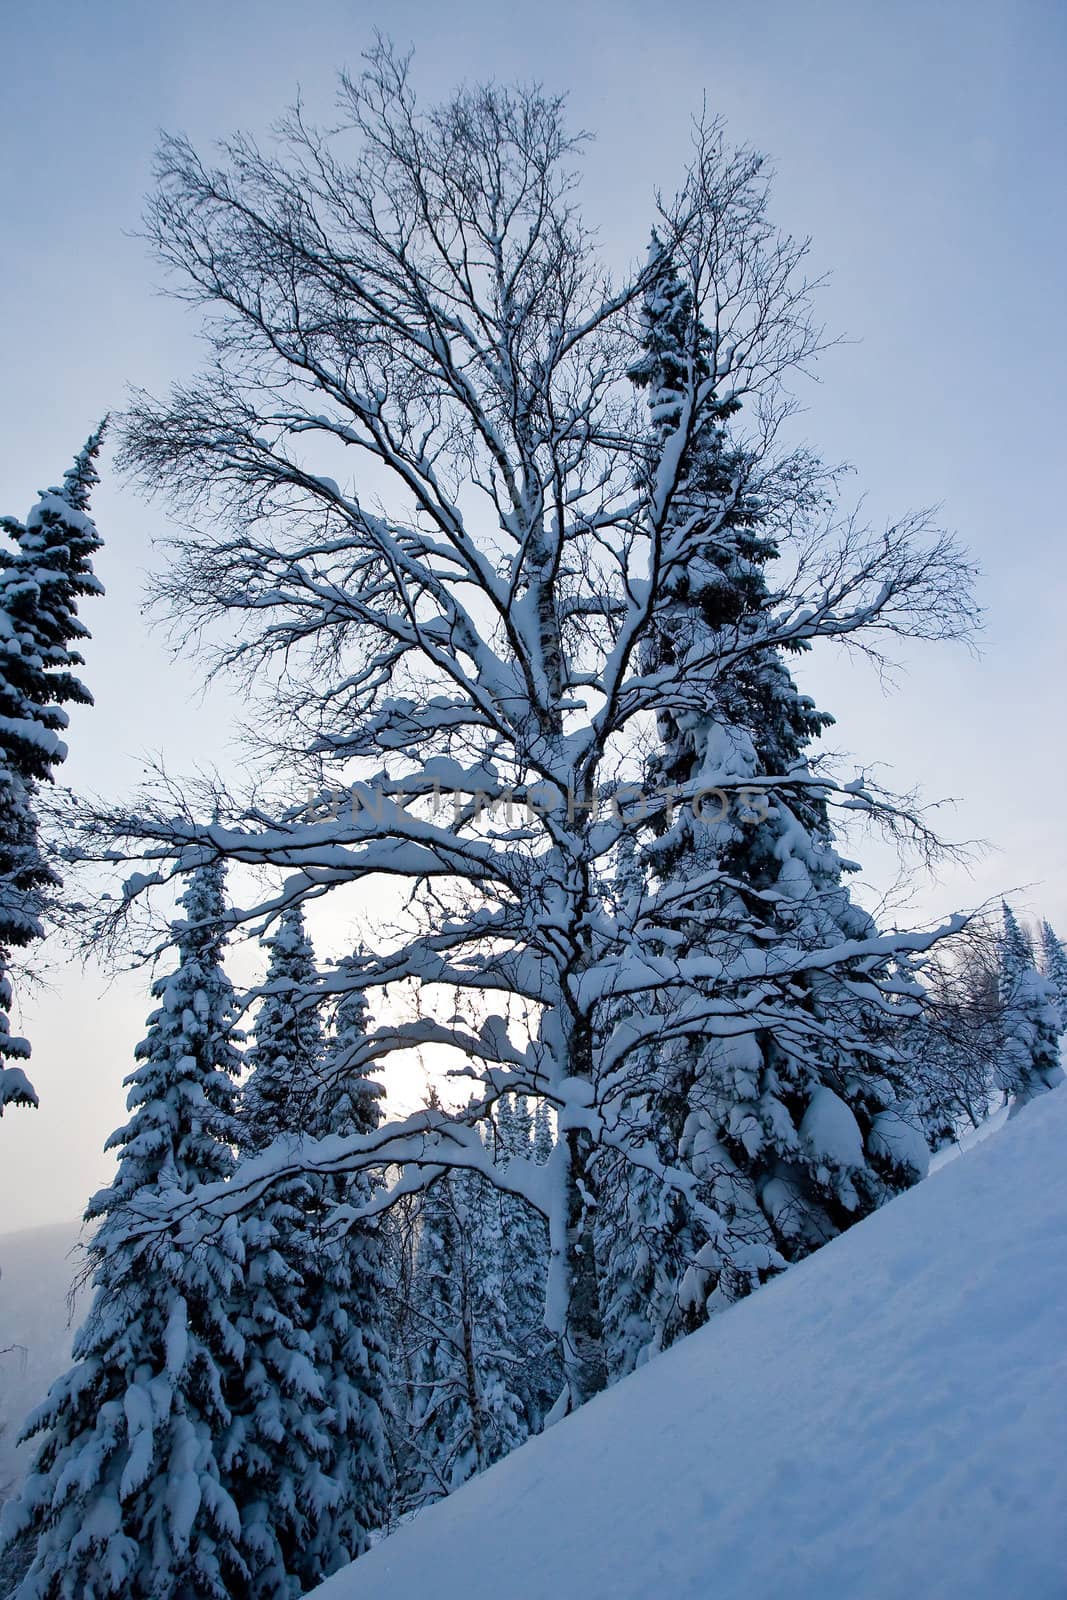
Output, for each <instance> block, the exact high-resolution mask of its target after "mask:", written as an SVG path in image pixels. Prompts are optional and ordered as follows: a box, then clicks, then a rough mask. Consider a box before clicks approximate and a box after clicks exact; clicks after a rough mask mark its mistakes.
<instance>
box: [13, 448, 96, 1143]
mask: <svg viewBox="0 0 1067 1600" xmlns="http://www.w3.org/2000/svg"><path fill="white" fill-rule="evenodd" d="M102 437H103V425H101V427H100V428H98V429H97V431H96V432H95V433H94V434H93V435H92V437H91V438H90V439H89V441H88V443H87V444H86V446H85V448H84V449H83V450H82V451H81V453H80V454H79V455H78V456H77V457H76V458H75V461H74V465H73V467H71V469H70V471H69V472H68V473H67V474H66V476H65V477H64V479H63V484H62V486H61V487H60V488H57V489H49V490H46V491H45V492H44V493H43V494H42V495H41V496H40V498H39V500H38V502H37V504H36V505H35V506H34V508H33V510H32V511H31V512H30V514H29V516H28V517H27V518H26V521H25V523H21V522H18V521H17V520H16V519H15V518H14V517H3V518H0V527H2V528H3V530H4V532H5V533H6V534H7V535H8V537H9V538H10V540H11V547H10V548H8V549H5V550H3V551H0V637H2V643H3V649H2V651H0V1116H2V1115H3V1110H4V1106H5V1105H10V1104H16V1105H36V1104H37V1096H36V1094H35V1092H34V1089H33V1086H32V1084H31V1083H30V1081H29V1079H28V1078H27V1076H26V1073H25V1070H24V1068H23V1067H22V1066H20V1065H18V1064H17V1063H19V1062H22V1061H25V1060H27V1059H28V1058H29V1054H30V1046H29V1043H28V1041H27V1040H25V1039H22V1038H18V1037H16V1036H13V1035H12V1033H11V1027H10V1022H9V1014H10V1010H11V1001H12V994H11V980H10V971H11V961H12V954H11V953H12V951H13V950H21V949H24V948H25V946H26V945H28V944H31V943H33V941H35V940H37V939H40V938H42V937H43V935H44V931H45V929H44V923H43V920H42V918H43V913H44V909H45V905H46V902H47V899H48V896H49V894H50V893H51V892H52V891H54V890H55V889H56V888H57V887H58V883H59V880H58V878H57V876H56V874H55V872H54V870H53V869H52V867H51V866H50V865H49V864H48V862H47V861H46V860H45V857H44V854H43V852H42V850H41V847H40V842H39V838H38V826H37V817H36V813H35V807H34V796H35V793H36V789H37V786H38V785H39V784H40V783H42V782H50V781H51V780H52V779H53V777H54V776H55V769H56V767H57V766H58V765H59V764H60V763H61V762H62V761H63V760H64V759H65V757H66V754H67V747H66V745H65V744H64V742H63V739H62V734H63V733H64V731H65V730H66V727H67V722H68V717H67V713H66V711H65V710H64V707H65V706H67V705H91V704H92V696H91V695H90V693H89V691H88V690H87V689H86V688H85V686H84V685H83V684H82V683H81V681H80V680H79V678H78V677H77V674H76V670H75V669H76V668H78V667H80V666H82V665H83V660H82V657H81V655H80V653H79V651H78V649H77V644H79V643H80V642H81V641H82V640H83V639H85V638H87V637H88V631H87V629H86V628H85V626H84V624H83V623H82V622H81V621H80V620H79V618H78V602H79V600H81V599H83V598H84V597H85V596H87V595H94V594H99V593H101V586H100V583H99V581H98V579H97V578H96V577H95V576H94V574H93V569H92V558H93V556H94V555H95V554H96V552H97V550H98V549H99V548H100V543H101V541H100V537H99V535H98V534H97V531H96V528H95V526H94V524H93V522H92V520H91V518H90V516H89V496H90V493H91V491H92V489H93V487H94V485H95V484H96V483H97V482H98V481H99V479H98V477H97V473H96V468H95V465H94V463H95V460H96V456H97V454H98V453H99V450H100V444H101V440H102ZM11 1062H15V1063H16V1064H15V1065H10V1064H9V1063H11Z"/></svg>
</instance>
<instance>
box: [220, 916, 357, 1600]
mask: <svg viewBox="0 0 1067 1600" xmlns="http://www.w3.org/2000/svg"><path fill="white" fill-rule="evenodd" d="M264 942H265V943H266V945H267V947H268V949H269V952H270V959H269V962H268V968H267V977H266V983H265V986H264V987H265V995H264V999H263V1002H262V1005H261V1007H260V1011H259V1014H258V1015H257V1018H256V1024H255V1029H254V1035H255V1045H254V1048H253V1049H252V1050H250V1051H249V1061H250V1063H251V1066H252V1071H251V1073H250V1075H249V1077H248V1079H247V1081H246V1082H245V1084H244V1086H243V1089H242V1094H241V1113H240V1123H239V1133H238V1147H239V1153H240V1154H241V1155H242V1156H246V1155H254V1154H256V1153H258V1152H259V1151H261V1150H263V1149H264V1148H265V1147H266V1146H267V1145H268V1144H270V1143H272V1142H273V1141H274V1140H275V1139H276V1138H286V1137H296V1136H298V1135H299V1134H300V1133H301V1132H303V1131H304V1129H305V1127H306V1125H307V1122H308V1119H309V1115H310V1108H311V1107H312V1106H313V1104H314V1099H315V1096H316V1094H317V1093H318V1090H319V1087H320V1081H321V1065H322V1064H321V1049H322V1041H321V1029H320V1026H319V1023H318V1019H317V1016H316V1015H315V1013H314V1012H313V1011H312V1009H311V1008H310V1005H309V1004H306V1003H304V1002H307V1001H308V999H309V995H308V989H309V987H310V986H311V985H312V984H313V981H314V973H315V967H314V956H313V952H312V950H311V945H310V943H309V941H308V939H307V935H306V933H305V931H304V925H303V919H302V916H301V914H300V912H299V911H295V912H286V913H285V914H284V915H283V917H282V918H281V919H280V924H279V928H278V931H277V933H276V934H274V935H273V937H272V938H270V939H268V940H266V941H264ZM314 1205H315V1193H314V1185H313V1181H312V1180H311V1179H310V1178H307V1177H303V1178H299V1179H294V1180H292V1181H290V1182H289V1183H286V1184H279V1185H277V1186H275V1187H273V1188H271V1189H270V1190H269V1191H268V1192H267V1193H266V1194H265V1195H263V1196H261V1197H260V1198H259V1199H258V1200H257V1201H256V1203H255V1204H254V1205H253V1206H252V1207H250V1208H249V1210H248V1211H247V1212H246V1213H245V1214H244V1216H243V1217H242V1219H241V1234H242V1239H243V1243H244V1249H245V1259H246V1266H245V1282H246V1290H245V1294H244V1297H243V1299H242V1301H241V1302H240V1304H239V1305H238V1306H236V1307H235V1312H234V1320H235V1324H236V1326H237V1329H238V1331H239V1333H240V1336H241V1338H242V1340H243V1342H244V1350H245V1358H244V1372H243V1379H242V1394H241V1405H240V1408H239V1409H237V1410H236V1411H235V1414H234V1417H233V1420H232V1423H231V1426H230V1430H229V1434H228V1438H227V1461H228V1465H229V1475H230V1486H231V1492H232V1494H233V1497H234V1499H235V1500H236V1502H237V1504H238V1507H239V1508H240V1512H241V1522H242V1537H243V1540H244V1550H245V1559H246V1561H247V1563H248V1567H249V1570H250V1572H251V1579H252V1585H253V1589H252V1592H253V1593H254V1595H255V1596H256V1600H288V1597H290V1596H292V1595H294V1594H300V1593H302V1592H304V1591H305V1590H306V1589H307V1588H309V1587H313V1586H314V1583H315V1582H317V1581H318V1580H319V1579H321V1577H322V1576H323V1575H324V1574H323V1572H321V1571H319V1572H318V1573H317V1574H316V1573H315V1572H314V1571H312V1572H311V1573H309V1571H308V1568H309V1565H311V1566H312V1567H313V1566H314V1560H313V1559H312V1558H311V1557H310V1552H313V1551H315V1552H321V1550H322V1545H323V1544H326V1545H331V1539H330V1535H329V1524H330V1520H331V1518H332V1517H333V1515H334V1513H335V1512H336V1511H337V1509H338V1507H339V1506H340V1503H341V1496H342V1491H341V1486H340V1484H339V1483H338V1482H337V1480H336V1479H335V1478H333V1477H332V1476H331V1475H330V1473H329V1471H328V1468H329V1465H330V1461H331V1455H332V1447H331V1438H330V1423H331V1413H330V1408H329V1401H328V1399H327V1395H326V1383H325V1382H324V1380H323V1377H322V1375H321V1374H320V1373H319V1372H318V1371H317V1369H316V1364H315V1345H314V1342H313V1340H312V1337H311V1334H310V1332H309V1330H308V1326H307V1314H306V1309H305V1303H304V1296H305V1283H306V1280H307V1279H308V1278H309V1277H310V1276H311V1273H312V1267H313V1257H314V1243H313V1239H312V1236H311V1232H310V1230H309V1221H310V1218H311V1216H312V1213H313V1210H314Z"/></svg>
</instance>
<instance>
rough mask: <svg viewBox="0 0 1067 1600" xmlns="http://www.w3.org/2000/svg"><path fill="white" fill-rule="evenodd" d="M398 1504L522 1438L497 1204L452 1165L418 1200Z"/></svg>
mask: <svg viewBox="0 0 1067 1600" xmlns="http://www.w3.org/2000/svg"><path fill="white" fill-rule="evenodd" d="M419 1223H420V1232H419V1244H418V1252H417V1256H416V1261H415V1273H414V1279H413V1285H412V1323H411V1327H412V1341H413V1346H414V1348H413V1350H412V1352H411V1354H410V1357H409V1360H408V1362H407V1367H408V1370H409V1372H410V1396H409V1408H408V1435H409V1447H408V1451H407V1455H408V1461H409V1466H408V1471H407V1474H406V1478H407V1481H406V1483H405V1485H404V1487H403V1505H404V1507H405V1508H406V1507H408V1506H418V1505H424V1504H426V1503H427V1502H429V1501H431V1500H435V1499H439V1498H440V1497H441V1496H442V1495H446V1494H450V1493H451V1492H452V1490H453V1489H457V1488H458V1487H459V1485H460V1484H461V1483H464V1482H465V1481H466V1480H467V1479H468V1478H470V1477H473V1476H474V1475H475V1473H478V1472H483V1471H484V1470H485V1468H486V1467H488V1466H491V1465H492V1463H493V1462H494V1461H498V1460H499V1459H500V1458H501V1457H502V1456H505V1455H507V1453H508V1451H509V1450H513V1449H514V1448H515V1446H516V1445H517V1444H521V1443H522V1441H523V1439H524V1438H525V1437H526V1436H527V1434H528V1432H529V1428H528V1425H527V1421H526V1418H525V1414H524V1411H525V1408H524V1404H523V1396H522V1394H521V1393H520V1392H519V1391H520V1389H521V1387H522V1385H521V1381H520V1377H519V1370H518V1369H519V1365H520V1363H519V1360H518V1359H517V1355H516V1352H515V1351H514V1349H513V1348H512V1347H511V1345H510V1341H509V1333H508V1313H507V1298H506V1289H505V1268H504V1260H503V1257H504V1241H503V1239H502V1237H501V1209H500V1201H499V1197H498V1195H497V1192H496V1190H495V1188H493V1187H492V1186H491V1185H490V1184H489V1183H488V1182H487V1180H486V1179H484V1178H482V1177H481V1176H480V1175H478V1174H477V1173H473V1172H463V1173H448V1174H445V1175H444V1176H443V1177H441V1178H440V1179H438V1181H437V1182H436V1183H435V1184H434V1185H433V1186H432V1187H431V1188H430V1189H429V1190H428V1192H427V1193H426V1196H425V1198H424V1200H423V1203H422V1206H421V1208H420V1218H419Z"/></svg>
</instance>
